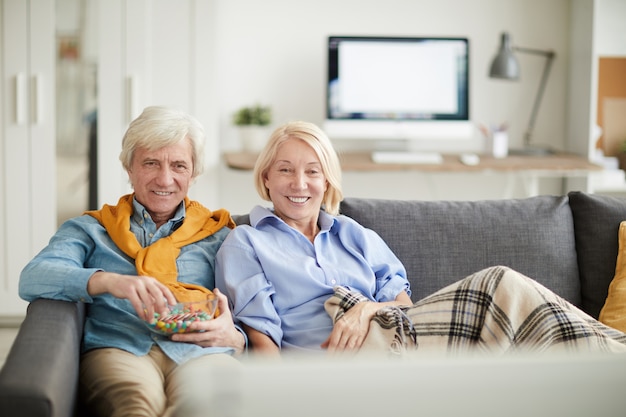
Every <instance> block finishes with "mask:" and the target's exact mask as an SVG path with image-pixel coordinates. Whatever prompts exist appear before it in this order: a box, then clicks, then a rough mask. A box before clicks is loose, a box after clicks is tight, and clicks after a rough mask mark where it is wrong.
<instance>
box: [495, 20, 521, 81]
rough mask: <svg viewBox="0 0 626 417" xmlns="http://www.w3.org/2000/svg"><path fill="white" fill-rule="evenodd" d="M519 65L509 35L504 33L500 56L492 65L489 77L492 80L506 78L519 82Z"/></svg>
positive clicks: (497, 56) (499, 51)
mask: <svg viewBox="0 0 626 417" xmlns="http://www.w3.org/2000/svg"><path fill="white" fill-rule="evenodd" d="M519 74H520V71H519V63H518V62H517V58H515V54H513V49H512V48H511V40H510V38H509V34H508V33H506V32H505V33H503V34H502V38H501V43H500V49H499V50H498V54H497V55H496V56H495V58H494V59H493V62H492V63H491V69H490V70H489V76H490V77H492V78H504V79H507V80H517V79H518V78H519Z"/></svg>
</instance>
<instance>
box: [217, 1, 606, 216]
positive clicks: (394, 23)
mask: <svg viewBox="0 0 626 417" xmlns="http://www.w3.org/2000/svg"><path fill="white" fill-rule="evenodd" d="M616 1H618V0H616ZM570 6H571V3H570V0H550V1H544V0H438V1H435V0H387V1H384V2H382V1H379V0H316V1H306V2H305V1H293V0H266V1H263V2H258V1H253V0H216V7H215V16H214V18H213V22H214V24H215V33H216V35H215V36H216V37H215V65H216V68H215V76H216V79H217V80H218V87H217V94H218V97H217V102H218V106H217V108H218V111H219V114H218V120H219V133H220V140H221V145H222V151H228V150H237V149H239V147H240V144H239V139H238V137H237V134H236V130H235V129H234V127H233V126H232V125H231V116H232V113H233V112H234V111H235V110H236V109H237V108H239V107H240V106H243V105H248V104H252V103H255V102H261V103H264V104H269V105H271V106H272V108H273V110H274V114H275V124H280V123H283V122H285V121H288V120H294V119H305V120H309V121H312V122H314V123H322V121H323V119H324V111H325V82H326V40H327V37H328V36H329V35H388V36H431V35H432V36H466V37H468V38H469V39H470V115H471V118H472V120H473V121H475V122H477V123H478V122H482V123H486V124H493V123H502V122H508V123H509V125H510V134H511V139H510V141H511V146H512V147H520V146H521V144H522V136H523V132H524V130H525V128H526V125H527V123H528V118H529V117H530V111H531V107H532V105H533V100H534V98H535V93H536V91H537V88H538V84H539V77H540V75H541V72H542V70H543V65H544V62H545V61H544V58H541V57H538V56H533V55H527V54H526V55H524V54H520V55H518V59H519V61H520V65H521V71H522V78H521V80H520V81H519V82H509V81H502V80H493V79H490V78H489V77H488V76H487V72H488V67H489V64H490V61H491V59H492V57H493V55H494V54H495V52H496V50H497V48H498V44H499V39H500V34H501V32H502V31H508V32H510V34H511V36H512V40H513V42H514V44H515V45H518V46H525V47H531V48H536V49H552V50H554V51H555V52H556V60H555V62H554V65H553V68H552V72H551V74H550V79H549V83H548V86H547V89H546V92H545V95H544V97H543V102H542V106H541V109H540V114H539V117H538V119H537V122H536V125H535V135H534V138H535V140H536V142H537V143H543V144H548V145H550V146H552V147H554V148H557V149H566V148H567V146H568V145H567V140H566V134H565V129H566V111H567V106H566V103H567V86H568V84H567V81H568V66H569V57H568V53H569V29H570V27H569V25H570V23H569V22H570ZM342 145H344V144H342ZM359 145H361V144H359ZM458 145H459V146H463V147H465V148H468V149H471V150H474V149H479V150H480V149H481V147H482V146H483V141H482V138H480V136H478V135H477V136H476V137H475V138H474V140H472V141H470V142H467V143H464V144H458ZM463 150H464V149H462V148H459V149H458V151H459V152H460V151H463ZM407 185H408V186H407ZM220 187H221V188H220V197H219V205H220V206H223V207H227V208H228V209H230V210H231V211H232V212H235V213H241V212H245V211H248V210H249V209H250V207H251V206H252V205H254V204H257V203H259V202H261V200H259V198H258V197H257V196H256V192H255V191H254V188H253V187H252V176H251V173H249V172H240V171H233V170H229V169H227V168H225V167H222V169H221V171H220ZM344 191H345V194H346V195H347V196H362V197H386V198H423V199H434V198H452V199H466V198H469V199H471V198H474V199H480V198H498V197H504V196H513V197H518V196H523V195H524V194H525V190H524V188H523V186H522V185H521V184H519V181H515V180H511V178H504V177H501V176H488V177H486V178H485V177H481V176H472V175H470V176H463V175H444V176H436V177H427V176H424V175H419V174H405V175H400V176H398V175H397V174H390V173H378V174H375V173H372V174H357V173H349V172H348V173H345V174H344ZM560 191H561V183H560V181H554V180H552V181H547V182H546V183H545V184H543V185H542V188H541V192H544V193H559V192H560Z"/></svg>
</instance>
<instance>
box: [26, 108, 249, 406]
mask: <svg viewBox="0 0 626 417" xmlns="http://www.w3.org/2000/svg"><path fill="white" fill-rule="evenodd" d="M203 143H204V129H203V127H202V126H201V124H200V123H199V122H198V121H197V120H196V119H195V118H194V117H192V116H190V115H188V114H186V113H184V112H181V111H179V110H176V109H172V108H168V107H160V106H153V107H148V108H146V109H145V110H144V111H143V112H142V113H141V115H140V116H139V117H138V118H137V119H135V120H134V121H133V122H132V123H131V124H130V126H129V127H128V130H127V131H126V133H125V135H124V138H123V141H122V152H121V154H120V160H121V162H122V166H123V167H124V169H125V170H126V172H127V173H128V177H129V180H130V183H131V185H132V187H133V191H134V192H133V193H132V194H128V195H125V196H122V197H121V198H120V199H119V202H118V203H117V205H115V206H109V205H104V206H103V207H102V209H101V210H97V211H92V212H87V213H85V214H84V215H82V216H79V217H76V218H73V219H70V220H68V221H67V222H65V223H63V224H62V225H61V226H60V228H59V229H58V231H57V232H56V233H55V234H54V236H52V239H51V240H50V242H49V244H48V245H47V247H45V248H44V249H43V250H42V251H41V252H40V253H39V254H38V255H36V256H35V257H34V258H33V259H32V260H31V261H30V262H29V263H28V264H27V265H26V267H25V268H24V270H23V271H22V274H21V277H20V284H19V291H20V296H21V297H22V298H24V299H25V300H28V301H32V300H34V299H36V298H52V299H58V300H67V301H81V302H85V303H87V304H88V308H87V316H86V321H85V329H84V336H83V343H82V349H83V353H82V357H81V364H80V386H81V391H80V399H81V401H82V402H84V403H85V404H86V405H87V406H88V407H89V408H90V409H91V411H92V412H93V413H95V414H96V415H101V416H131V415H132V416H168V415H172V414H173V413H174V412H176V410H177V409H179V407H180V406H181V405H180V403H182V402H183V400H182V398H184V397H185V395H186V394H185V393H186V392H187V391H188V389H189V386H188V385H189V383H188V380H187V378H186V377H185V376H184V375H186V374H185V369H194V371H195V370H197V371H198V372H200V371H202V373H203V375H204V378H211V376H212V375H213V374H212V373H211V372H210V371H211V369H214V367H215V366H217V365H220V366H222V365H223V364H225V363H226V364H228V363H230V362H231V361H232V362H235V363H236V360H234V359H232V355H234V354H237V353H239V352H241V351H242V350H243V349H244V347H245V342H246V341H245V335H244V334H243V333H242V332H241V331H239V329H238V328H236V327H235V325H234V323H233V320H232V316H231V314H230V311H229V309H228V301H227V300H226V297H225V296H224V295H223V294H219V291H216V293H217V295H218V305H219V309H220V310H221V314H220V315H219V316H218V317H217V318H216V319H215V320H211V321H203V322H195V323H193V324H192V325H191V326H190V329H193V330H196V331H198V332H190V333H184V334H175V335H173V336H171V337H167V336H161V335H157V334H152V333H151V331H150V330H149V329H148V327H147V326H146V324H145V323H144V320H150V319H151V318H152V317H153V314H154V312H161V311H163V310H164V309H165V307H166V305H165V304H166V303H169V304H175V303H176V301H177V300H179V301H184V300H185V299H192V298H193V297H194V294H196V293H208V292H210V291H209V289H212V288H213V287H214V264H215V254H216V252H217V250H218V248H219V246H220V245H221V244H222V241H223V240H224V238H225V237H226V235H227V234H228V233H229V231H230V228H231V227H233V226H234V224H233V223H232V220H231V217H230V214H229V213H228V212H227V211H225V210H216V211H211V210H209V209H207V208H205V207H203V206H202V205H201V204H200V203H198V202H196V201H191V200H189V198H188V197H187V192H188V189H189V187H190V185H191V184H192V182H193V180H194V179H195V178H196V177H197V176H198V175H200V174H201V173H202V168H203V162H202V161H203V159H204V155H203ZM183 405H184V404H183Z"/></svg>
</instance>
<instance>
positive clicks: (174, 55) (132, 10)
mask: <svg viewBox="0 0 626 417" xmlns="http://www.w3.org/2000/svg"><path fill="white" fill-rule="evenodd" d="M212 8H213V2H207V1H203V0H177V1H175V2H174V1H171V0H107V1H106V2H105V1H102V2H99V3H98V17H99V21H98V39H99V44H98V52H99V55H98V65H99V71H98V138H99V140H98V202H99V205H102V204H104V203H107V204H113V203H116V202H117V200H118V199H119V197H120V195H121V194H124V193H127V192H130V191H131V189H130V187H129V185H128V179H127V175H126V173H125V172H123V170H122V168H121V166H120V164H119V160H118V155H119V153H120V148H121V140H122V137H123V135H124V132H125V130H126V128H127V127H128V124H129V123H130V122H131V121H132V120H133V119H134V118H135V117H136V116H138V115H139V114H140V113H141V111H142V110H143V108H145V107H146V106H150V105H170V106H175V107H178V108H181V109H183V110H185V111H188V112H190V113H191V114H193V115H195V116H196V117H197V118H198V119H199V120H200V122H201V123H202V124H203V125H204V126H205V128H207V127H209V126H212V125H214V124H215V123H214V120H215V111H214V108H213V106H212V105H211V95H212V91H210V90H209V89H208V88H206V86H208V85H210V84H209V83H210V81H207V80H210V77H211V74H210V71H209V70H210V68H209V63H210V56H211V54H212V48H213V40H212V37H213V36H214V35H213V32H212V18H213V9H212ZM209 141H210V143H209V144H208V145H209V146H207V148H208V149H211V150H212V151H213V150H214V149H216V148H215V146H214V144H216V143H218V142H217V137H216V135H211V137H210V139H209ZM216 154H218V153H217V152H216ZM216 158H218V157H217V156H216ZM212 162H214V163H215V164H217V160H215V161H212ZM205 177H206V178H208V175H206V176H205ZM213 181H215V183H217V180H216V179H215V176H213ZM214 188H216V186H210V187H209V186H203V187H202V189H203V190H207V191H208V190H211V189H214ZM204 203H205V204H207V205H210V202H208V203H207V202H206V201H204Z"/></svg>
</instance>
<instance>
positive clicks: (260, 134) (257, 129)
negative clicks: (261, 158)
mask: <svg viewBox="0 0 626 417" xmlns="http://www.w3.org/2000/svg"><path fill="white" fill-rule="evenodd" d="M269 135H270V129H269V127H268V126H256V125H254V126H239V140H240V141H241V146H242V148H243V150H244V151H247V152H260V151H261V150H262V149H263V147H264V146H265V144H266V143H267V140H268V139H269Z"/></svg>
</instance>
